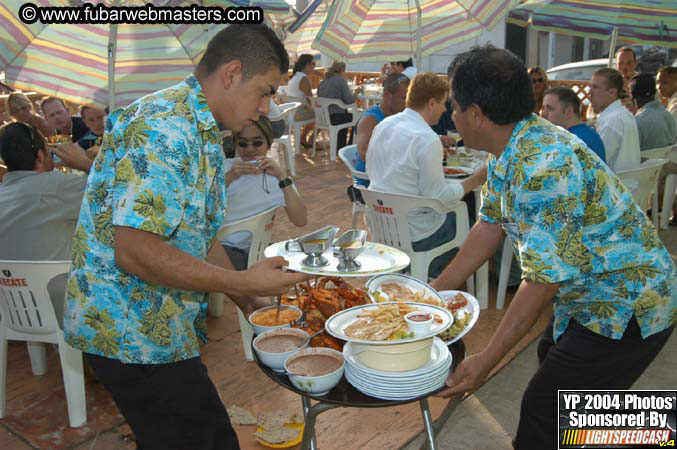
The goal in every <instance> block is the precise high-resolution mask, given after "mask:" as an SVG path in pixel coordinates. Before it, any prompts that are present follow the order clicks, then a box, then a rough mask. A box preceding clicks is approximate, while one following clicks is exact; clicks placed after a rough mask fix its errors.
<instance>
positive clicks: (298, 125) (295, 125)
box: [278, 94, 315, 155]
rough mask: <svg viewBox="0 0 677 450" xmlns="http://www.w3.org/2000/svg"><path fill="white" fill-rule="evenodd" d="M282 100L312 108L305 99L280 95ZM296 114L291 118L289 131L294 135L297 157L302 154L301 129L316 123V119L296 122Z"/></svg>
mask: <svg viewBox="0 0 677 450" xmlns="http://www.w3.org/2000/svg"><path fill="white" fill-rule="evenodd" d="M278 97H279V98H280V100H281V101H282V102H284V103H300V104H302V105H306V106H308V107H309V108H310V105H309V104H308V101H307V100H306V99H305V98H300V97H294V96H292V95H286V94H280V95H279V96H278ZM295 114H296V113H294V114H291V115H290V116H289V124H288V126H289V129H290V130H292V131H293V133H294V149H295V151H296V154H297V155H300V154H301V129H302V128H303V127H304V126H305V125H308V124H311V123H313V122H314V121H315V118H312V119H307V120H296V119H295V118H294V116H295Z"/></svg>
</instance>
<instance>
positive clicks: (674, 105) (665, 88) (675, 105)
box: [656, 67, 677, 123]
mask: <svg viewBox="0 0 677 450" xmlns="http://www.w3.org/2000/svg"><path fill="white" fill-rule="evenodd" d="M656 89H658V92H659V93H660V94H661V97H663V98H664V99H665V102H666V106H665V107H666V108H667V110H668V112H669V113H670V114H672V117H673V118H674V119H675V123H677V67H663V68H661V69H660V70H659V71H658V74H657V75H656Z"/></svg>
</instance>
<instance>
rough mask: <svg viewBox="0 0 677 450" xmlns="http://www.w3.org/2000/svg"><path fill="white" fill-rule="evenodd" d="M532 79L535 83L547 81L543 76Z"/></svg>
mask: <svg viewBox="0 0 677 450" xmlns="http://www.w3.org/2000/svg"><path fill="white" fill-rule="evenodd" d="M531 81H532V82H533V83H543V82H544V81H545V79H543V78H532V79H531Z"/></svg>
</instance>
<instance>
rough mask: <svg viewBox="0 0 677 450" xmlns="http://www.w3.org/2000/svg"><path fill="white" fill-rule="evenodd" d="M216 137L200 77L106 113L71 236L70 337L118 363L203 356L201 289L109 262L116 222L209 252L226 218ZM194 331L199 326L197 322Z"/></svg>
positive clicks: (201, 256)
mask: <svg viewBox="0 0 677 450" xmlns="http://www.w3.org/2000/svg"><path fill="white" fill-rule="evenodd" d="M221 143H222V140H221V136H220V134H219V130H218V127H217V124H216V121H215V119H214V117H213V116H212V113H211V112H210V110H209V108H208V107H207V101H206V98H205V95H204V92H203V91H202V88H201V86H200V84H199V82H198V80H197V79H196V78H195V77H194V76H192V75H191V76H189V77H188V78H186V79H185V80H184V81H183V82H181V83H179V84H177V85H175V86H173V87H170V88H167V89H164V90H161V91H158V92H156V93H153V94H151V95H148V96H146V97H143V98H141V99H139V100H137V101H136V102H134V103H132V104H131V105H130V106H129V107H127V108H126V109H124V110H123V109H120V110H116V111H114V112H113V113H111V114H110V115H109V117H108V119H107V122H106V131H105V133H104V137H103V142H102V145H101V150H100V152H99V154H98V156H97V158H96V160H95V163H94V165H93V167H92V171H91V173H90V175H89V179H88V182H87V189H86V191H85V195H84V198H83V201H82V207H81V209H80V217H79V220H78V224H77V227H76V231H75V237H74V240H73V252H72V256H73V265H72V268H71V272H70V276H69V279H68V288H67V293H66V307H65V312H64V336H65V338H66V341H67V342H68V343H69V344H70V345H72V346H73V347H75V348H78V349H80V350H82V351H83V352H87V353H92V354H96V355H101V356H104V357H107V358H112V359H117V360H120V361H122V362H124V363H139V364H162V363H170V362H174V361H179V360H183V359H188V358H192V357H196V356H198V355H199V349H198V334H200V333H201V332H205V331H206V330H205V329H204V328H203V325H204V323H202V322H201V321H200V320H197V321H196V318H197V317H198V313H199V312H200V310H201V309H204V307H205V305H206V293H205V292H190V291H182V290H177V289H172V288H169V287H164V286H159V285H155V284H150V283H148V282H146V281H143V280H141V279H140V278H138V277H136V276H134V275H132V274H130V273H127V272H125V271H123V270H121V269H120V268H119V267H117V266H116V265H115V254H114V241H113V238H114V227H115V226H124V227H132V228H136V229H140V230H144V231H149V232H151V233H155V234H157V235H159V236H161V237H163V238H164V239H165V241H166V242H167V243H168V244H169V245H172V246H174V247H176V248H177V249H179V250H181V251H184V252H186V253H188V254H190V255H192V256H194V257H196V258H199V259H203V260H204V259H206V257H207V251H208V249H209V245H210V244H211V242H212V240H213V239H214V237H215V236H216V232H217V230H218V229H219V227H220V225H221V223H222V222H223V219H224V214H225V206H226V191H225V186H226V184H225V178H224V173H225V172H224V167H223V163H224V160H223V151H222V147H221ZM196 328H197V329H196Z"/></svg>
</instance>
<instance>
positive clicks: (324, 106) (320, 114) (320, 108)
mask: <svg viewBox="0 0 677 450" xmlns="http://www.w3.org/2000/svg"><path fill="white" fill-rule="evenodd" d="M310 104H311V105H312V107H313V110H314V111H315V126H318V127H322V128H329V127H330V126H331V120H330V119H329V105H336V106H339V107H341V108H343V109H346V108H348V107H349V105H346V104H345V103H343V102H342V101H341V100H338V99H335V98H324V97H313V99H312V101H311V102H310Z"/></svg>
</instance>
